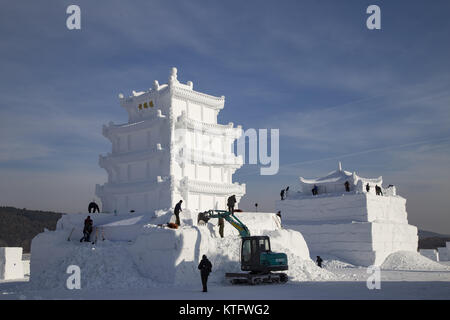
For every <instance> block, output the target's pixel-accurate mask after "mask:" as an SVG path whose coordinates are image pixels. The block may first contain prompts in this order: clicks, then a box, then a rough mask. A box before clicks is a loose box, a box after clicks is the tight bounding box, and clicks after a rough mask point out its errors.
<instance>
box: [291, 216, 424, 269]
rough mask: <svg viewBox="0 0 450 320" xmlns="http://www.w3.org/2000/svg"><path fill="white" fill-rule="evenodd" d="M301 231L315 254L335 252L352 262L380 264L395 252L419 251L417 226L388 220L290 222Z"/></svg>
mask: <svg viewBox="0 0 450 320" xmlns="http://www.w3.org/2000/svg"><path fill="white" fill-rule="evenodd" d="M288 227H289V228H291V229H294V230H297V231H299V232H301V234H302V235H303V236H304V238H305V240H306V243H307V244H308V247H309V250H310V252H311V255H312V256H316V255H332V256H336V257H339V258H341V259H344V260H345V261H346V262H348V263H351V264H353V265H359V266H369V265H380V264H381V263H383V261H384V259H385V258H386V257H387V256H388V255H389V254H390V253H392V252H395V251H399V250H411V251H417V241H418V237H417V228H416V227H414V226H410V225H405V224H395V223H388V222H382V223H381V222H365V223H361V222H359V223H356V222H355V223H346V224H310V225H305V224H298V225H293V224H289V226H288Z"/></svg>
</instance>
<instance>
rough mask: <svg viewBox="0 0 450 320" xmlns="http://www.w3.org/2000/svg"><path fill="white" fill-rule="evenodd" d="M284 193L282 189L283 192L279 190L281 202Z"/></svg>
mask: <svg viewBox="0 0 450 320" xmlns="http://www.w3.org/2000/svg"><path fill="white" fill-rule="evenodd" d="M284 193H285V191H284V189H283V190H281V192H280V197H281V200H284Z"/></svg>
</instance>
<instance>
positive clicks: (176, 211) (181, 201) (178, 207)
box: [173, 200, 183, 225]
mask: <svg viewBox="0 0 450 320" xmlns="http://www.w3.org/2000/svg"><path fill="white" fill-rule="evenodd" d="M182 203H183V200H180V201H178V203H177V204H176V205H175V209H174V210H173V213H174V214H175V218H176V221H175V223H176V224H177V225H181V222H180V211H183V210H181V204H182Z"/></svg>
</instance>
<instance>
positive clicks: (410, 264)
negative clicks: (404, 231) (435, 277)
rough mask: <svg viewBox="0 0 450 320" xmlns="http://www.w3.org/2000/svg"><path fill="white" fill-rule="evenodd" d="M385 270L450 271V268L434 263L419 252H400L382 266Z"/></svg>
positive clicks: (389, 257) (387, 259)
mask: <svg viewBox="0 0 450 320" xmlns="http://www.w3.org/2000/svg"><path fill="white" fill-rule="evenodd" d="M381 269H383V270H414V271H450V267H447V266H444V265H442V264H440V263H438V262H435V261H432V260H430V259H428V258H426V257H424V256H422V255H421V254H419V253H417V252H411V251H398V252H394V253H392V254H390V255H389V256H388V257H387V258H386V260H385V261H384V262H383V264H382V265H381Z"/></svg>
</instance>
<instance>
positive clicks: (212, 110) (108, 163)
mask: <svg viewBox="0 0 450 320" xmlns="http://www.w3.org/2000/svg"><path fill="white" fill-rule="evenodd" d="M119 99H120V104H121V106H122V107H123V108H125V109H126V111H127V112H128V116H129V119H128V123H126V124H121V125H115V124H113V123H109V125H108V126H104V127H103V135H104V136H105V137H106V138H108V139H109V140H110V141H111V143H112V152H111V153H108V154H107V155H105V156H100V159H99V163H100V166H101V167H102V168H104V169H105V170H106V171H107V173H108V181H107V183H105V184H104V185H102V186H100V185H97V186H96V194H97V196H99V197H100V198H101V201H102V205H103V211H105V212H114V211H116V212H117V213H121V212H126V213H128V212H129V211H131V210H134V211H135V212H155V211H156V210H160V209H168V208H173V207H174V206H175V204H176V203H177V202H178V201H179V200H180V199H182V200H183V208H188V209H190V210H192V211H197V210H207V209H213V208H218V209H224V208H226V200H227V197H228V196H230V195H232V194H234V195H236V199H237V200H238V202H239V200H240V198H241V197H242V196H243V195H244V194H245V184H237V183H233V181H232V175H233V173H234V172H235V171H236V170H237V169H238V168H240V167H241V166H242V164H243V160H242V157H241V156H235V154H234V152H233V142H234V140H235V139H237V138H239V137H240V135H241V134H242V128H241V127H240V126H238V127H237V128H235V127H233V123H229V124H228V125H221V124H217V115H218V113H219V111H220V110H221V109H223V107H224V103H225V97H223V96H222V97H214V96H211V95H207V94H204V93H201V92H197V91H194V90H193V83H192V82H191V81H189V82H187V84H182V83H180V82H179V81H178V79H177V69H176V68H172V73H171V75H170V77H169V82H168V84H163V85H160V84H159V83H158V81H156V80H155V82H154V84H153V88H151V89H149V90H148V91H146V92H135V91H133V95H132V96H130V97H127V98H126V97H124V96H123V94H120V95H119Z"/></svg>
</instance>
